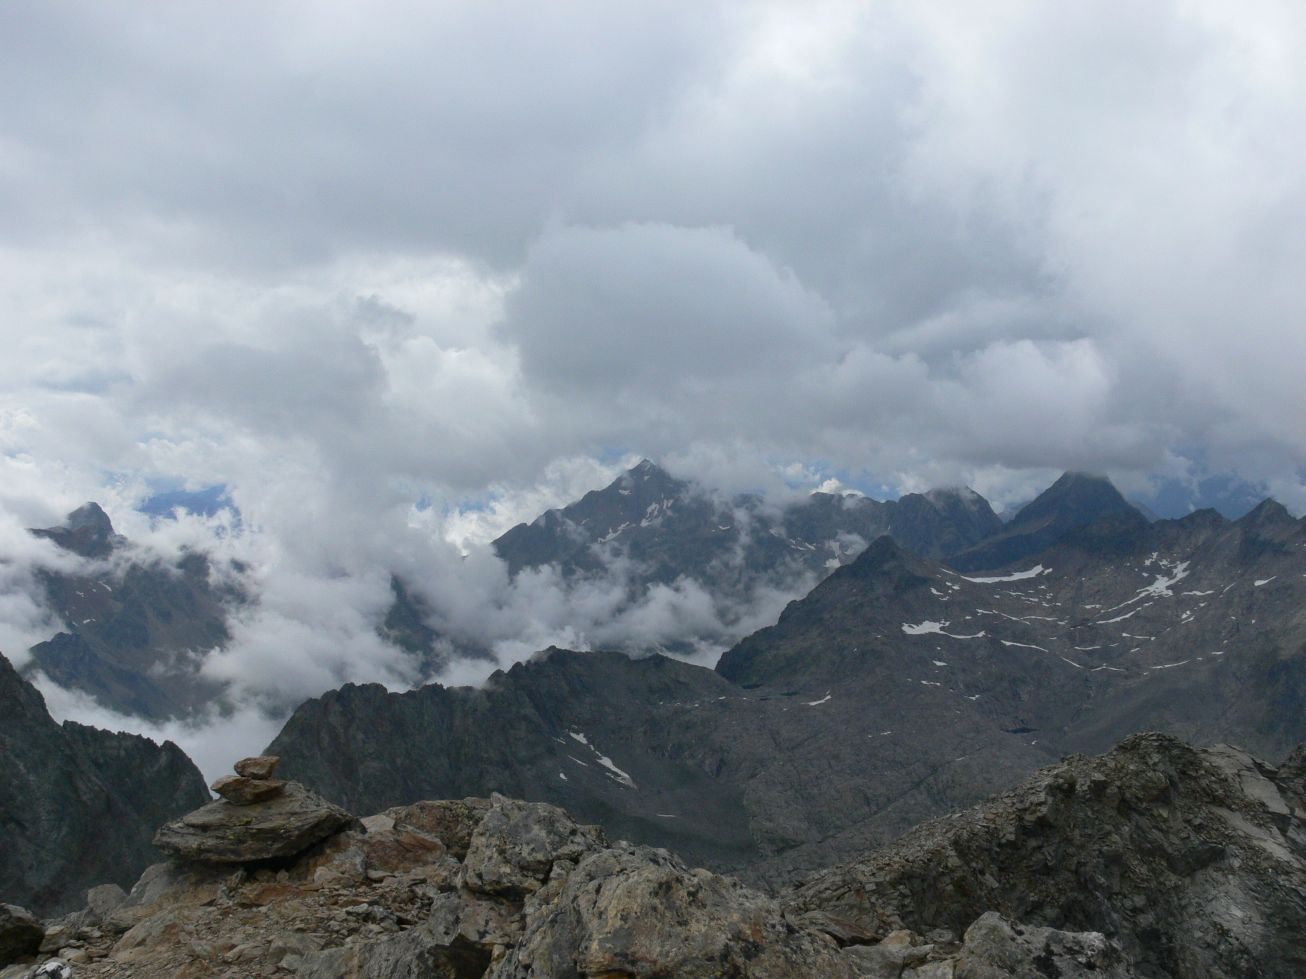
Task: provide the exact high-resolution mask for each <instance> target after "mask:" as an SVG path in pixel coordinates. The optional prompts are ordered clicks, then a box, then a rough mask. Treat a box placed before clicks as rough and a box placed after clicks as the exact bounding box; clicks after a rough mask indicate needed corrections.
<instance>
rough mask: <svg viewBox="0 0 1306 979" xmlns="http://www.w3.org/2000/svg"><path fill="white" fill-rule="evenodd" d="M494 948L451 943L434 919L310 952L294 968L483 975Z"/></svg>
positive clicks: (354, 973) (465, 978) (474, 978)
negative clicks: (386, 934) (390, 935)
mask: <svg viewBox="0 0 1306 979" xmlns="http://www.w3.org/2000/svg"><path fill="white" fill-rule="evenodd" d="M489 964H490V951H489V949H487V948H481V947H478V946H476V945H471V944H469V943H467V942H465V941H463V940H461V939H457V938H455V939H454V940H453V941H452V943H446V942H445V941H444V939H443V936H442V935H440V934H438V932H437V931H436V930H435V928H434V927H433V926H432V925H430V924H422V925H419V926H418V927H416V928H412V929H410V930H408V931H405V932H403V933H402V934H399V935H396V936H394V937H393V938H386V939H383V940H381V941H376V942H367V943H364V944H358V945H352V946H346V947H343V948H331V949H325V950H323V951H320V952H310V953H308V954H307V955H305V956H303V957H302V959H301V960H300V962H299V964H298V966H297V967H296V969H295V972H294V974H295V975H296V976H299V977H301V979H341V977H342V976H348V977H350V979H480V977H481V976H484V975H485V970H486V968H488V966H489Z"/></svg>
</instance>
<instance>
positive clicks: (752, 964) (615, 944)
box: [489, 844, 858, 979]
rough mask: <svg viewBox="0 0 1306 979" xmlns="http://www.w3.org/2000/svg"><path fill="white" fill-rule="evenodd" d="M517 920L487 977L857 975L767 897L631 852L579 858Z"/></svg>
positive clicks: (659, 855)
mask: <svg viewBox="0 0 1306 979" xmlns="http://www.w3.org/2000/svg"><path fill="white" fill-rule="evenodd" d="M525 917H526V930H525V933H524V935H523V937H522V938H521V939H520V941H519V942H518V943H517V944H516V945H515V946H514V947H513V948H511V950H510V951H509V952H508V954H507V955H506V956H504V958H503V960H502V961H501V962H499V963H498V964H496V966H495V967H494V969H493V970H492V971H491V972H490V973H489V975H490V976H492V977H494V979H526V977H543V976H609V975H610V976H677V977H683V979H698V977H702V979H707V977H716V976H723V975H726V976H750V977H754V979H781V977H789V976H823V977H830V979H837V977H847V979H852V977H854V976H856V975H858V973H857V972H856V971H855V970H854V967H853V964H852V963H851V962H850V961H849V960H848V959H847V958H846V957H844V956H843V955H841V954H840V952H839V950H838V948H837V947H836V945H835V943H834V942H833V941H831V940H830V939H829V938H828V937H826V936H824V935H821V934H819V933H818V932H814V931H798V930H796V929H794V928H793V927H792V926H791V925H789V924H788V922H786V921H785V920H784V918H783V916H782V915H781V914H780V913H779V909H778V908H777V907H776V905H775V903H774V902H773V901H771V900H770V899H768V898H766V897H764V896H763V895H761V894H759V893H757V892H755V891H751V890H749V889H748V888H746V887H744V885H742V884H740V883H739V882H738V881H735V880H732V879H730V878H726V877H720V876H718V875H716V874H713V873H710V872H709V871H706V870H690V869H688V868H686V867H685V866H684V865H683V864H682V863H680V861H678V860H676V859H675V858H674V857H672V856H671V855H670V854H668V853H667V852H666V851H664V850H653V849H650V848H647V847H633V846H631V845H630V844H617V845H616V846H615V847H607V848H603V849H597V850H595V851H594V852H592V853H590V854H589V855H587V856H585V857H583V858H582V859H581V860H580V862H579V863H578V864H577V865H576V867H575V868H574V869H573V870H571V871H570V872H569V873H567V874H566V875H565V876H560V877H558V878H556V879H552V880H550V882H549V883H548V884H547V885H546V886H545V887H544V888H542V889H541V890H539V891H538V892H536V893H535V894H534V895H532V896H531V897H530V898H529V899H527V901H526V906H525Z"/></svg>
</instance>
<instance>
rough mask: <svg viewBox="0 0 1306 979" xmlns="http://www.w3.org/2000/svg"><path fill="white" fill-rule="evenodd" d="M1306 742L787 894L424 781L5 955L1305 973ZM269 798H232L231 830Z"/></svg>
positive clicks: (1153, 771)
mask: <svg viewBox="0 0 1306 979" xmlns="http://www.w3.org/2000/svg"><path fill="white" fill-rule="evenodd" d="M1303 759H1306V748H1303V749H1301V750H1298V751H1296V752H1294V754H1293V756H1292V757H1291V758H1290V759H1289V760H1288V762H1286V763H1285V764H1284V765H1283V766H1282V767H1281V768H1278V769H1276V768H1274V767H1272V766H1269V765H1266V764H1265V763H1263V762H1260V761H1258V760H1256V759H1255V758H1253V757H1251V756H1249V755H1247V754H1245V753H1244V752H1242V751H1240V750H1238V749H1234V748H1229V747H1227V746H1219V747H1215V748H1211V749H1204V750H1203V749H1194V748H1192V747H1190V746H1188V745H1185V744H1183V743H1182V742H1179V741H1177V740H1175V739H1173V738H1168V737H1165V736H1160V735H1154V734H1148V735H1141V736H1137V737H1134V738H1131V739H1129V740H1127V741H1126V742H1124V743H1123V744H1121V745H1120V746H1118V747H1117V748H1115V749H1114V750H1112V751H1111V752H1109V753H1108V754H1106V755H1104V756H1102V757H1098V758H1084V757H1075V758H1071V759H1068V760H1067V761H1065V762H1063V763H1061V764H1058V765H1054V766H1051V767H1049V768H1047V769H1044V770H1043V771H1040V772H1039V773H1037V774H1036V775H1035V776H1033V777H1032V778H1030V779H1029V780H1028V781H1027V782H1026V783H1025V784H1024V785H1022V786H1021V787H1019V788H1018V789H1015V790H1013V791H1011V792H1008V793H1006V794H1004V795H1002V796H999V797H997V798H994V799H992V800H990V801H988V802H986V803H985V804H984V805H982V806H979V807H977V808H975V809H972V810H969V811H965V812H959V813H956V814H954V815H953V816H950V817H948V818H944V819H941V820H937V821H935V822H933V823H930V824H927V825H925V826H922V827H921V828H919V829H918V830H916V831H915V832H913V833H911V834H909V835H908V836H906V837H904V838H903V839H902V840H900V841H898V842H897V843H895V844H893V845H891V846H889V847H886V848H883V849H880V850H878V851H875V852H871V853H864V854H862V855H861V856H860V857H859V858H858V859H857V860H856V861H854V862H852V863H849V864H846V865H843V866H837V867H832V868H829V869H827V870H825V871H823V872H822V873H820V874H818V875H816V876H815V877H814V878H812V879H811V880H810V881H808V882H806V883H804V884H803V885H802V886H800V887H798V888H796V889H794V890H791V891H787V892H785V893H783V894H781V895H779V896H778V897H768V896H766V895H763V894H761V893H758V892H756V891H753V890H750V889H749V888H747V887H745V886H743V885H741V884H739V883H738V882H737V881H734V880H731V879H730V878H724V877H720V876H718V875H716V874H713V873H711V872H709V871H705V870H698V869H691V868H689V867H688V866H686V865H685V864H684V863H682V862H681V861H679V860H678V859H676V858H675V857H673V856H671V855H670V854H668V853H667V852H666V851H662V850H657V849H651V848H648V847H641V846H634V845H631V844H629V843H625V842H621V841H617V842H610V841H609V839H608V838H607V837H606V836H605V834H604V833H603V832H602V831H601V830H600V829H599V828H597V827H594V826H586V825H583V824H579V823H577V822H575V821H574V820H573V819H572V818H571V817H570V816H569V815H568V814H567V813H566V812H565V811H563V810H561V809H558V808H557V807H554V806H550V805H546V804H540V803H526V802H522V801H519V800H513V799H509V798H506V797H504V796H500V795H495V796H493V797H491V798H489V799H481V798H470V799H463V800H454V801H428V802H419V803H414V804H411V805H407V806H402V807H397V808H394V809H390V810H387V811H386V812H384V813H380V814H377V815H374V816H370V817H366V818H364V819H362V820H361V821H355V822H350V823H346V824H344V825H342V826H341V827H340V828H339V829H338V831H337V832H336V833H335V834H334V835H332V836H329V837H328V838H327V839H326V840H325V841H323V842H319V843H317V844H315V845H312V846H308V847H307V848H306V849H303V850H300V851H297V852H295V853H294V854H292V855H288V856H287V857H286V859H285V860H283V861H282V862H281V863H280V864H277V865H267V864H266V863H262V864H260V863H249V864H245V865H237V867H236V869H235V871H234V873H233V865H232V864H231V863H225V862H224V863H222V864H220V865H214V864H212V863H209V862H206V860H205V858H204V855H203V853H202V852H196V853H193V854H192V859H191V862H189V863H187V864H177V863H173V864H161V865H157V866H154V867H151V868H150V869H149V870H148V871H147V872H146V873H145V874H144V875H143V876H142V877H141V879H140V880H139V881H138V882H137V884H136V885H135V886H134V887H133V888H132V890H131V892H130V893H129V894H128V893H125V892H121V891H120V892H117V893H116V894H114V893H105V892H103V891H102V890H97V892H95V893H94V894H93V901H92V902H91V906H89V907H88V908H86V909H85V910H83V911H81V912H77V913H76V914H73V915H69V916H67V917H65V918H62V919H58V920H54V921H50V922H45V923H37V928H36V930H35V931H34V930H33V928H32V923H31V922H30V919H29V920H28V922H26V923H22V926H21V927H14V928H12V929H11V930H10V933H11V934H13V935H21V936H22V941H25V942H26V943H27V944H26V946H25V949H24V950H25V953H26V954H25V956H24V955H23V954H22V953H19V954H20V961H19V962H18V963H16V964H13V965H10V966H9V967H8V968H7V969H4V971H0V979H32V977H34V976H36V975H37V974H41V975H59V976H66V977H68V979H110V977H113V979H125V977H133V976H162V975H168V976H173V977H185V979H217V977H237V976H239V977H248V979H262V977H273V976H301V977H306V979H328V977H330V979H340V977H346V976H352V977H370V979H417V977H430V976H447V977H454V979H473V977H490V979H506V977H514V979H527V977H550V979H553V977H566V976H570V977H577V979H583V977H593V979H598V977H605V979H611V977H615V976H672V975H674V976H684V977H695V976H699V977H704V979H706V977H709V976H712V977H717V976H738V977H744V976H749V977H756V979H767V977H782V976H783V977H789V976H813V977H815V976H821V977H835V979H997V977H1002V976H1006V977H1018V979H1045V977H1048V976H1058V977H1062V979H1089V977H1095V979H1126V977H1157V979H1159V977H1177V979H1190V977H1191V979H1197V977H1202V979H1225V977H1229V979H1233V977H1239V979H1243V977H1265V979H1279V977H1284V979H1286V977H1289V976H1296V975H1300V974H1301V970H1302V968H1303V966H1304V965H1306V939H1304V938H1303V935H1306V927H1304V926H1306V897H1304V896H1303V895H1306V833H1303V828H1304V826H1303V819H1306V793H1304V791H1303V790H1304V789H1306V767H1303V766H1304V763H1303ZM267 805H269V803H255V804H254V805H251V806H245V807H237V806H231V805H229V804H228V803H225V802H219V803H215V804H213V806H216V807H218V808H219V809H220V810H221V809H222V807H224V806H226V807H227V808H226V810H224V813H225V815H224V816H223V817H222V818H223V819H225V821H226V825H227V826H228V827H230V829H231V831H238V830H237V829H236V827H238V825H240V823H241V821H242V817H241V816H240V811H243V810H257V809H259V807H261V806H267ZM255 818H259V816H258V815H257V814H256V816H255ZM208 823H209V824H210V825H212V824H213V820H209V821H208ZM3 928H4V923H3V922H0V930H2V929H3ZM3 937H6V936H0V938H3ZM55 952H58V953H59V955H58V957H57V958H56V957H53V956H54V953H55ZM12 955H13V953H12V952H11V953H10V957H11V958H12ZM3 966H4V962H2V961H0V968H3ZM41 970H45V971H44V972H41ZM56 970H59V971H56ZM63 970H66V971H63Z"/></svg>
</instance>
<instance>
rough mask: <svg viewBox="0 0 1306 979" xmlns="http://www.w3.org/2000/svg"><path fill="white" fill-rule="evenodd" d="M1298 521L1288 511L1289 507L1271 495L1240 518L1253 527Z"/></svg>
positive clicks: (1241, 522)
mask: <svg viewBox="0 0 1306 979" xmlns="http://www.w3.org/2000/svg"><path fill="white" fill-rule="evenodd" d="M1296 522H1297V521H1296V520H1295V519H1293V516H1292V514H1291V513H1289V512H1288V508H1287V507H1285V506H1284V505H1283V504H1282V503H1280V502H1279V501H1278V500H1276V499H1274V498H1273V497H1270V496H1267V497H1266V498H1265V499H1263V500H1262V501H1261V502H1260V503H1258V504H1257V505H1256V506H1255V507H1253V508H1252V510H1251V511H1250V512H1249V513H1248V514H1247V515H1246V516H1244V517H1242V518H1241V519H1239V520H1238V523H1240V524H1244V525H1246V526H1251V527H1272V526H1277V525H1284V526H1286V525H1288V524H1295V523H1296Z"/></svg>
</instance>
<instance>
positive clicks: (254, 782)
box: [210, 775, 286, 806]
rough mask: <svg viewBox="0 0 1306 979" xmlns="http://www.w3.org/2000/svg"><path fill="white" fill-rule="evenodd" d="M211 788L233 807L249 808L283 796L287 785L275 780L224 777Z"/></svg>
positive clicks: (239, 776)
mask: <svg viewBox="0 0 1306 979" xmlns="http://www.w3.org/2000/svg"><path fill="white" fill-rule="evenodd" d="M210 788H212V789H213V791H214V792H216V793H217V794H218V795H220V796H222V798H224V799H226V800H227V801H228V802H230V803H231V804H232V805H233V806H248V805H252V804H253V803H255V802H263V801H265V800H267V799H272V798H275V797H276V796H279V795H281V793H282V792H284V791H285V789H286V783H285V782H282V781H281V780H279V779H275V778H245V777H244V776H241V775H224V776H222V778H220V779H218V780H217V781H216V782H214V783H213V785H212V786H210Z"/></svg>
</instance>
